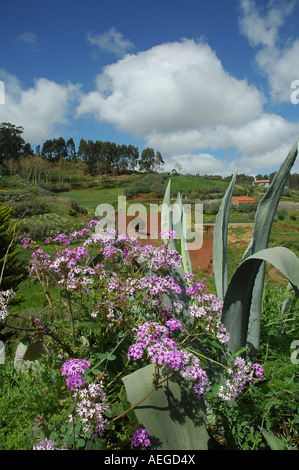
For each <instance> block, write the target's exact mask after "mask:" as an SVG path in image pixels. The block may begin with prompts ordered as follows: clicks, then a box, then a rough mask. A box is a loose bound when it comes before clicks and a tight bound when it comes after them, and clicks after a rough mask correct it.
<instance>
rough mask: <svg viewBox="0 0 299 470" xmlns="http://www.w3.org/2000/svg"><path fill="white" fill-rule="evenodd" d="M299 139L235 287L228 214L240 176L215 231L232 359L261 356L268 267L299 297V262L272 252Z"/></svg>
mask: <svg viewBox="0 0 299 470" xmlns="http://www.w3.org/2000/svg"><path fill="white" fill-rule="evenodd" d="M298 139H299V137H297V138H296V140H295V142H294V144H293V146H292V147H291V149H290V151H289V153H288V155H287V157H286V159H285V161H284V162H283V163H282V165H281V167H280V169H279V170H278V172H277V173H276V175H275V177H274V179H273V181H272V184H271V186H270V187H269V189H268V191H267V193H266V194H265V196H264V197H263V199H262V200H261V201H260V203H259V205H258V208H257V212H256V215H255V224H254V230H253V235H252V238H251V241H250V243H249V245H248V247H247V249H246V251H245V253H244V255H243V258H242V262H241V264H240V266H239V267H238V268H237V269H236V271H235V273H234V274H233V276H232V278H231V280H230V282H229V284H228V283H227V264H226V257H227V230H228V213H229V209H230V202H231V196H232V191H233V186H234V184H235V176H236V174H235V175H234V176H233V179H232V181H231V184H230V186H229V188H228V189H227V191H226V194H225V196H224V199H223V201H222V205H221V207H220V211H219V213H218V214H217V218H216V224H215V230H214V254H213V258H214V259H213V264H214V275H215V281H216V288H217V294H218V296H220V297H222V298H223V300H224V307H223V316H222V321H223V324H224V325H225V327H226V329H227V330H228V332H229V333H230V335H231V341H230V345H229V349H230V351H231V352H232V353H234V352H235V351H236V350H238V349H240V348H244V347H246V348H247V352H248V355H249V356H255V355H256V354H257V352H258V349H259V340H260V316H261V304H262V295H263V289H264V276H265V263H266V262H269V263H271V264H273V266H275V267H276V268H277V269H279V270H280V271H281V272H282V273H283V274H284V275H285V276H286V277H287V279H289V281H290V283H291V285H292V286H293V288H294V290H295V294H296V295H298V292H299V291H298V289H299V260H298V258H297V257H296V256H295V255H294V253H293V252H291V251H290V250H288V249H287V248H283V247H275V248H268V241H269V236H270V232H271V228H272V223H273V219H274V216H275V212H276V209H277V206H278V203H279V200H280V197H281V194H282V191H283V189H284V187H285V185H286V182H287V178H288V174H289V172H290V169H291V168H292V166H293V164H294V162H295V159H296V157H297V154H298Z"/></svg>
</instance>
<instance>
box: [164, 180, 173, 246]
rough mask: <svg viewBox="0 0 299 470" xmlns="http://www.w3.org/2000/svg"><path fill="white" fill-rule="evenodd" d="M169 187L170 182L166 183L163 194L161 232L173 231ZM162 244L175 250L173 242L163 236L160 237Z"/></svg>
mask: <svg viewBox="0 0 299 470" xmlns="http://www.w3.org/2000/svg"><path fill="white" fill-rule="evenodd" d="M170 187H171V180H169V181H168V185H167V188H166V191H165V194H164V199H163V204H162V210H161V231H162V232H164V231H168V230H173V218H172V211H171V209H170V208H171V200H170ZM162 239H163V242H164V243H165V244H167V245H168V246H169V247H170V248H172V249H176V246H175V242H174V240H169V239H168V238H166V237H165V236H163V237H162Z"/></svg>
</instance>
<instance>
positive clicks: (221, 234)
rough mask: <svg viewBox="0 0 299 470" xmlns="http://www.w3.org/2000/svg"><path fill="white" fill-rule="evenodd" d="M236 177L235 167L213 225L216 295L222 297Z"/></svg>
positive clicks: (225, 279)
mask: <svg viewBox="0 0 299 470" xmlns="http://www.w3.org/2000/svg"><path fill="white" fill-rule="evenodd" d="M236 177H237V169H236V170H235V173H234V174H233V176H232V179H231V182H230V184H229V187H228V188H227V190H226V192H225V195H224V197H223V199H222V201H221V204H220V207H219V210H218V213H217V216H216V221H215V226H214V238H213V270H214V279H215V285H216V292H217V296H218V297H220V298H221V299H223V298H224V295H225V292H226V289H227V233H228V218H229V211H230V205H231V198H232V195H233V191H234V187H235V182H236Z"/></svg>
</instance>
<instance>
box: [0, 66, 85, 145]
mask: <svg viewBox="0 0 299 470" xmlns="http://www.w3.org/2000/svg"><path fill="white" fill-rule="evenodd" d="M0 79H1V80H2V81H3V82H4V83H5V105H2V106H0V122H11V123H14V124H15V125H17V126H23V127H24V138H25V140H26V141H27V142H30V143H32V144H36V143H40V142H41V141H42V140H44V139H48V138H51V137H52V136H53V135H54V133H55V128H56V126H57V125H61V124H67V122H68V113H69V109H70V106H71V104H72V102H73V101H74V100H75V99H77V98H78V94H79V86H78V85H73V84H71V83H67V84H58V83H56V82H54V81H50V80H48V79H46V78H39V79H37V80H35V82H34V86H32V87H31V88H28V89H23V87H22V84H21V83H20V81H19V80H18V79H17V77H15V76H13V75H11V74H9V73H8V72H6V71H5V70H0Z"/></svg>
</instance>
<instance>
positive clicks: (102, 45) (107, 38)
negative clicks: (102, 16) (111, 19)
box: [87, 27, 135, 57]
mask: <svg viewBox="0 0 299 470" xmlns="http://www.w3.org/2000/svg"><path fill="white" fill-rule="evenodd" d="M87 40H88V42H89V43H90V44H91V45H93V46H96V47H98V48H99V49H101V50H103V51H108V52H112V53H113V54H115V55H116V56H117V57H122V56H124V55H125V54H126V53H127V52H129V51H130V50H132V49H134V47H135V46H134V44H133V43H132V42H131V41H130V39H126V38H124V36H123V34H122V33H120V32H118V31H117V30H116V29H115V28H114V27H111V28H110V29H109V30H108V31H105V32H104V33H102V34H92V33H90V32H89V33H88V35H87Z"/></svg>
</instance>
